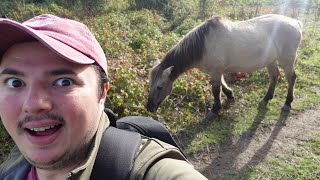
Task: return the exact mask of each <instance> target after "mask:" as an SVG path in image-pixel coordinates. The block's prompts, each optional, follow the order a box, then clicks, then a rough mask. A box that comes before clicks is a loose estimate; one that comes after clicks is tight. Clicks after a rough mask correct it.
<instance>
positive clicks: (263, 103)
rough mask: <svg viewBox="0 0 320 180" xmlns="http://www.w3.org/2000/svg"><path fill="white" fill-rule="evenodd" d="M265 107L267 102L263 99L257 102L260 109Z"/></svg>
mask: <svg viewBox="0 0 320 180" xmlns="http://www.w3.org/2000/svg"><path fill="white" fill-rule="evenodd" d="M267 105H268V102H267V101H265V100H263V99H262V100H261V101H260V102H259V106H260V107H266V106H267Z"/></svg>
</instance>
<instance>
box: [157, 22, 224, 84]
mask: <svg viewBox="0 0 320 180" xmlns="http://www.w3.org/2000/svg"><path fill="white" fill-rule="evenodd" d="M221 19H222V18H221V17H212V18H210V19H208V20H207V21H206V22H204V23H202V24H201V25H199V26H198V27H196V28H194V29H193V30H191V31H190V32H189V33H188V34H187V35H186V36H185V37H184V38H183V39H181V40H180V42H179V43H178V44H177V45H176V46H174V47H173V48H172V49H171V50H170V51H169V52H168V53H167V54H166V56H165V57H164V59H163V61H162V62H161V63H160V64H159V66H160V68H159V72H162V70H164V69H166V68H168V67H170V66H174V68H173V70H172V72H171V76H170V79H171V80H172V81H174V80H175V79H176V78H178V76H179V75H180V74H182V73H183V72H185V71H187V70H188V69H190V68H192V67H194V66H195V64H197V63H199V62H200V61H201V59H202V57H203V54H204V52H205V38H206V35H208V34H209V32H210V29H212V30H214V29H216V28H218V27H219V25H221V22H220V21H221Z"/></svg>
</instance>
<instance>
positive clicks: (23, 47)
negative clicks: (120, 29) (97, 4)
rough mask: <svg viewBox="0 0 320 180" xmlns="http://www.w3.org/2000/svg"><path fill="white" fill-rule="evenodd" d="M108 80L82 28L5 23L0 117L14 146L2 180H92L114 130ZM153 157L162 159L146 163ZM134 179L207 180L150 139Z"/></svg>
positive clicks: (0, 33) (55, 22)
mask: <svg viewBox="0 0 320 180" xmlns="http://www.w3.org/2000/svg"><path fill="white" fill-rule="evenodd" d="M106 77H107V61H106V58H105V55H104V53H103V50H102V48H101V47H100V45H99V43H98V42H97V40H96V39H95V38H94V36H93V35H92V34H91V32H90V31H89V30H88V28H87V27H86V26H85V25H84V24H82V23H80V22H77V21H73V20H70V19H64V18H59V17H56V16H53V15H49V14H44V15H40V16H37V17H34V18H32V19H30V20H28V21H26V22H24V23H19V22H16V21H12V20H9V19H0V92H1V94H0V117H1V120H2V123H3V125H4V127H5V128H6V130H7V131H8V133H9V134H10V136H11V137H12V139H13V140H14V142H15V144H16V147H15V148H14V149H13V150H12V152H11V153H10V155H9V157H8V159H7V160H6V161H5V162H4V163H3V164H2V165H1V166H0V179H5V180H6V179H10V180H11V179H19V180H25V179H26V180H31V179H32V180H35V179H39V180H46V179H59V180H61V179H81V180H82V179H90V175H91V172H92V170H93V167H94V162H95V159H96V155H97V151H98V148H99V144H100V141H101V137H102V134H103V131H104V130H105V129H106V128H108V126H109V120H108V117H107V115H106V114H105V113H104V112H103V110H104V102H105V98H106V96H107V91H108V87H109V84H108V82H107V81H106V79H107V78H106ZM152 152H163V154H161V153H157V154H155V155H156V156H158V157H160V158H157V159H152V158H151V159H147V158H146V157H152V156H154V155H153V154H151V155H150V153H152ZM106 153H108V152H106ZM159 154H160V155H159ZM170 154H171V155H172V154H174V156H170ZM173 157H174V158H173ZM101 179H107V177H102V178H101ZM130 179H183V180H186V179H197V180H200V179H206V178H205V177H204V176H202V175H201V174H200V173H199V172H197V171H196V170H194V168H193V167H192V165H190V164H189V163H188V162H187V161H186V160H185V159H184V158H183V156H182V155H181V154H179V151H178V150H177V149H176V148H174V147H173V146H170V145H168V144H166V143H163V142H161V141H159V140H156V139H151V138H150V139H143V142H142V147H141V150H140V152H139V153H138V156H137V157H136V159H135V162H134V165H133V169H132V171H131V175H130Z"/></svg>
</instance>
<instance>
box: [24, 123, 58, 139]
mask: <svg viewBox="0 0 320 180" xmlns="http://www.w3.org/2000/svg"><path fill="white" fill-rule="evenodd" d="M61 127H62V124H57V125H51V126H46V127H40V128H30V129H29V128H26V131H27V132H28V133H29V134H30V135H32V136H49V135H52V134H54V133H55V132H57V131H58V130H59V129H60V128H61Z"/></svg>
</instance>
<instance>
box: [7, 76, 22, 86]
mask: <svg viewBox="0 0 320 180" xmlns="http://www.w3.org/2000/svg"><path fill="white" fill-rule="evenodd" d="M7 85H8V86H9V88H19V87H22V86H24V82H23V81H21V80H20V79H17V78H10V79H8V80H7Z"/></svg>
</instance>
